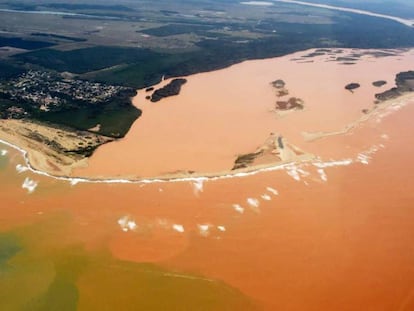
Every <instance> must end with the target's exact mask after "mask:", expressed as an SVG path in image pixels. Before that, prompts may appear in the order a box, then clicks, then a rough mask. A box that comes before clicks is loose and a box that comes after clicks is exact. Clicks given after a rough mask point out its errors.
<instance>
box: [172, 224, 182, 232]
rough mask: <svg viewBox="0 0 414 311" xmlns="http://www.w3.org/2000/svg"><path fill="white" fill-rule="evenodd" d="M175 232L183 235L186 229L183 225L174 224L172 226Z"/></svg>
mask: <svg viewBox="0 0 414 311" xmlns="http://www.w3.org/2000/svg"><path fill="white" fill-rule="evenodd" d="M172 228H173V230H175V231H177V232H179V233H183V232H184V231H185V228H184V226H183V225H179V224H173V225H172Z"/></svg>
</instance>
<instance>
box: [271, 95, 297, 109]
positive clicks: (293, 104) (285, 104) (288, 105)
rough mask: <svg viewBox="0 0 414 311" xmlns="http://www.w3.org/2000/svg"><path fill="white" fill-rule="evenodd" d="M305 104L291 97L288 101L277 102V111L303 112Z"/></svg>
mask: <svg viewBox="0 0 414 311" xmlns="http://www.w3.org/2000/svg"><path fill="white" fill-rule="evenodd" d="M303 105H304V102H303V100H302V99H300V98H297V97H291V98H289V99H288V100H287V101H284V100H280V101H277V102H276V107H275V108H276V110H283V111H285V110H302V109H303V108H304V106H303Z"/></svg>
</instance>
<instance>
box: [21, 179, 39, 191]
mask: <svg viewBox="0 0 414 311" xmlns="http://www.w3.org/2000/svg"><path fill="white" fill-rule="evenodd" d="M38 184H39V183H38V182H37V181H34V180H32V179H30V178H29V177H26V179H25V180H24V182H23V184H22V188H23V189H27V191H28V192H29V193H33V192H34V191H35V189H36V188H37V185H38Z"/></svg>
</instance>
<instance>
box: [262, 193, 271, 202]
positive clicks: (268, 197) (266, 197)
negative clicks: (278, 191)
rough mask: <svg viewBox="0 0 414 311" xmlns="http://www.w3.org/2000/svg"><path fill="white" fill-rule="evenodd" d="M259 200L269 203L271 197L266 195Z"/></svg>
mask: <svg viewBox="0 0 414 311" xmlns="http://www.w3.org/2000/svg"><path fill="white" fill-rule="evenodd" d="M261 198H262V199H263V200H265V201H270V200H271V199H272V197H271V196H270V195H268V194H262V196H261Z"/></svg>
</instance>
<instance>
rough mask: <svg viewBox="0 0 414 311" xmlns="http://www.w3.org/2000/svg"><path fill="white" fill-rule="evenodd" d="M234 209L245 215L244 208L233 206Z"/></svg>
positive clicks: (237, 205)
mask: <svg viewBox="0 0 414 311" xmlns="http://www.w3.org/2000/svg"><path fill="white" fill-rule="evenodd" d="M233 208H234V210H235V211H236V212H237V213H239V214H243V213H244V208H243V207H242V206H241V205H240V204H233Z"/></svg>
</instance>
